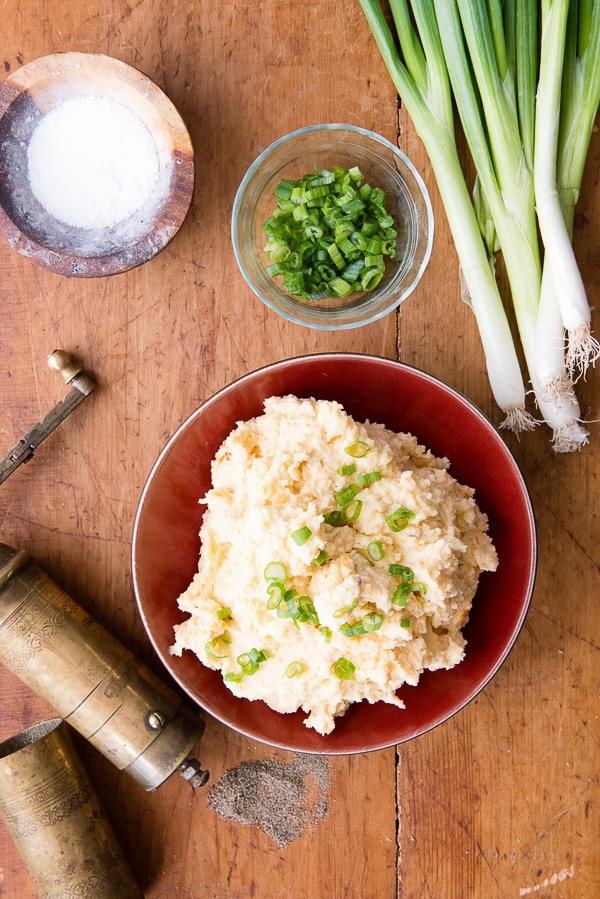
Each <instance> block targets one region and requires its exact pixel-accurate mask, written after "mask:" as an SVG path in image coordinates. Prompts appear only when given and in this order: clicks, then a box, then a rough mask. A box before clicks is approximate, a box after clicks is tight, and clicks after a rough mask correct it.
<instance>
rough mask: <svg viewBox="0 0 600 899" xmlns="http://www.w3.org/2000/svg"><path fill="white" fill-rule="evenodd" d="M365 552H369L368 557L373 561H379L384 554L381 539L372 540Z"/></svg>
mask: <svg viewBox="0 0 600 899" xmlns="http://www.w3.org/2000/svg"><path fill="white" fill-rule="evenodd" d="M367 553H368V554H369V558H370V559H373V561H374V562H379V561H381V559H383V557H384V556H385V549H384V548H383V544H382V542H381V540H372V541H371V542H370V543H369V545H368V546H367Z"/></svg>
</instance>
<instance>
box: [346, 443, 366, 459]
mask: <svg viewBox="0 0 600 899" xmlns="http://www.w3.org/2000/svg"><path fill="white" fill-rule="evenodd" d="M370 449H371V447H370V446H369V444H368V443H365V442H364V440H357V441H356V442H355V443H351V444H350V446H347V447H346V448H345V449H344V452H345V453H348V455H349V456H352V457H353V458H354V459H363V458H364V457H365V456H366V455H367V453H368V452H369V451H370Z"/></svg>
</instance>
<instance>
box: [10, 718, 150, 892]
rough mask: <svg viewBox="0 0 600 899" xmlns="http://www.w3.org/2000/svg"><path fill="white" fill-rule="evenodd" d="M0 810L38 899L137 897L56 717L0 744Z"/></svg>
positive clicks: (114, 840)
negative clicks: (60, 897) (59, 897)
mask: <svg viewBox="0 0 600 899" xmlns="http://www.w3.org/2000/svg"><path fill="white" fill-rule="evenodd" d="M0 817H2V819H3V820H4V822H5V824H6V826H7V828H8V830H9V832H10V834H11V836H12V838H13V840H14V842H15V845H16V847H17V849H18V850H19V853H20V855H21V858H22V859H23V862H24V864H25V867H26V868H27V871H28V872H29V875H30V876H31V878H32V880H33V882H34V884H35V887H36V890H37V894H38V896H39V897H40V899H50V897H56V896H94V899H117V897H119V899H143V895H144V894H143V893H142V890H141V889H140V887H139V886H138V884H137V883H136V880H135V878H134V875H133V872H132V871H131V868H130V867H129V864H128V863H127V861H126V859H125V856H124V854H123V850H122V849H121V846H120V845H119V843H118V841H117V838H116V836H115V833H114V831H113V829H112V827H111V825H110V822H109V821H108V819H107V817H106V814H105V812H104V810H103V808H102V806H101V805H100V801H99V799H98V797H97V795H96V793H95V791H94V788H93V786H92V784H91V782H90V779H89V777H88V775H87V772H86V770H85V768H84V766H83V764H82V762H81V760H80V758H79V756H78V755H77V753H76V751H75V747H74V746H73V742H72V740H71V735H70V733H69V729H68V727H67V726H66V724H65V723H64V722H63V721H61V720H60V719H59V718H56V719H53V720H50V721H43V722H41V723H40V724H36V725H34V726H33V727H30V728H28V729H27V730H25V731H23V732H22V733H20V734H17V735H16V736H14V737H11V738H10V739H9V740H5V741H4V743H0Z"/></svg>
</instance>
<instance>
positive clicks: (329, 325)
mask: <svg viewBox="0 0 600 899" xmlns="http://www.w3.org/2000/svg"><path fill="white" fill-rule="evenodd" d="M336 131H337V132H350V133H354V134H360V135H362V136H363V137H368V138H370V139H371V140H373V141H375V142H376V143H378V144H381V145H382V146H383V147H385V148H386V149H387V150H389V151H390V152H391V153H392V154H393V155H394V156H395V157H397V158H398V159H400V160H401V161H402V163H403V165H405V166H406V168H407V169H408V170H409V171H410V173H411V175H412V177H413V178H414V179H415V182H416V184H417V186H418V188H419V191H420V194H421V197H422V199H423V202H424V205H425V210H426V218H427V241H426V244H425V248H424V253H423V259H422V260H421V263H420V265H419V268H418V269H417V271H416V273H415V275H414V277H413V280H412V282H411V284H410V285H409V286H408V287H407V288H405V289H404V290H403V291H401V292H400V293H399V294H397V295H396V296H395V297H392V298H391V299H390V301H389V302H388V303H387V304H386V305H385V306H384V307H383V308H381V309H377V310H374V311H373V312H372V313H371V314H370V315H369V316H367V317H365V318H361V319H360V320H353V321H344V310H340V311H339V313H338V315H339V318H340V321H325V320H321V321H319V319H318V317H317V315H316V314H315V315H314V316H313V317H312V318H311V320H310V321H306V320H304V319H303V318H302V317H301V316H300V315H295V314H294V313H293V311H292V310H289V311H288V310H285V311H284V310H283V309H281V308H280V307H279V306H278V305H277V304H276V303H275V302H273V300H272V299H271V298H270V297H269V295H268V294H266V293H265V292H264V291H262V290H261V289H260V287H258V285H257V284H255V282H254V280H253V279H252V276H251V274H250V272H249V271H248V270H247V268H246V266H245V265H244V263H243V261H242V254H241V249H240V247H241V241H240V237H239V233H238V221H239V211H240V206H241V203H242V200H243V198H244V194H245V192H246V189H247V187H248V184H249V182H250V180H251V179H252V177H253V176H254V175H255V173H256V172H257V170H258V169H259V168H260V166H261V165H262V164H263V162H264V161H265V160H266V159H268V157H269V156H270V155H271V154H272V153H273V152H274V151H275V150H276V149H277V148H278V147H280V146H283V145H285V144H287V143H289V142H290V141H292V140H293V139H295V138H298V137H301V136H303V135H305V134H316V133H319V132H336ZM434 230H435V221H434V215H433V205H432V202H431V197H430V195H429V190H428V188H427V185H426V184H425V181H424V180H423V177H422V175H421V173H420V172H419V170H418V169H417V167H416V166H415V164H414V163H413V162H412V160H411V159H410V158H409V157H408V156H407V155H406V153H404V151H403V150H401V149H400V148H399V147H398V146H396V144H393V143H392V142H391V141H390V140H388V139H387V138H386V137H384V136H383V135H382V134H378V133H377V132H376V131H371V130H370V129H368V128H363V127H361V126H360V125H346V124H343V123H341V122H329V123H325V124H317V125H307V126H306V127H304V128H297V129H296V130H295V131H290V132H289V133H288V134H284V135H282V136H281V137H278V138H277V139H276V140H274V141H273V142H272V143H270V144H269V145H268V146H267V147H266V148H265V149H264V150H262V151H261V152H260V153H259V155H258V156H257V157H256V158H255V159H254V161H253V162H252V163H251V164H250V166H249V167H248V169H247V170H246V172H245V174H244V176H243V178H242V180H241V182H240V184H239V186H238V189H237V191H236V193H235V198H234V201H233V206H232V211H231V243H232V246H233V253H234V256H235V259H236V262H237V265H238V268H239V270H240V272H241V274H242V277H243V278H244V280H245V281H246V284H247V285H248V287H250V289H251V290H252V292H253V293H254V294H255V295H256V296H257V297H258V298H259V299H260V300H261V301H262V302H263V303H264V304H265V305H266V306H267V307H268V308H269V309H271V310H272V311H273V312H276V313H277V314H278V315H281V316H282V317H283V318H285V319H287V320H288V321H291V322H294V324H297V325H303V326H304V327H309V328H314V329H315V330H321V331H334V330H335V331H342V330H348V329H350V328H359V327H362V326H363V325H369V324H372V323H373V322H375V321H378V320H379V319H380V318H383V317H384V316H386V315H389V313H390V312H393V311H394V309H397V308H398V306H399V305H400V303H402V302H403V301H404V300H406V299H407V298H408V297H409V296H410V295H411V293H412V292H413V291H414V290H415V288H416V287H417V286H418V284H419V282H420V281H421V279H422V277H423V274H424V273H425V270H426V268H427V265H428V264H429V260H430V258H431V252H432V249H433V238H434ZM348 311H349V312H350V310H348ZM326 312H327V310H323V313H324V314H326Z"/></svg>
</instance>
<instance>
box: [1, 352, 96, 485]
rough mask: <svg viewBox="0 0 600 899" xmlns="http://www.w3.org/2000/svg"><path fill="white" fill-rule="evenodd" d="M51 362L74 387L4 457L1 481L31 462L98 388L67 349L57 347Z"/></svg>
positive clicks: (54, 368) (48, 359)
mask: <svg viewBox="0 0 600 899" xmlns="http://www.w3.org/2000/svg"><path fill="white" fill-rule="evenodd" d="M47 362H48V367H49V368H51V369H52V370H53V371H57V372H60V374H61V375H62V376H63V378H64V380H65V381H66V383H67V384H70V385H71V390H70V391H69V393H67V395H66V396H65V397H63V399H62V400H60V402H58V403H57V404H56V406H55V407H54V408H53V409H51V410H50V412H48V414H47V415H45V416H44V418H42V420H41V421H39V422H38V423H37V424H36V425H35V427H33V428H32V429H31V431H30V432H29V433H28V434H26V435H25V437H22V438H21V440H19V442H18V443H17V444H16V445H15V446H13V448H12V449H11V450H10V452H9V453H7V454H6V456H5V457H4V459H2V461H1V462H0V484H2V483H3V482H4V481H5V480H6V479H7V478H8V477H10V475H11V474H12V473H13V471H15V470H16V469H17V468H18V467H19V465H22V464H23V463H24V462H29V460H30V459H31V458H32V456H33V452H34V450H35V449H36V448H37V447H38V446H39V445H40V443H42V441H43V440H45V439H46V437H48V436H49V435H50V434H51V433H52V431H54V430H55V428H57V427H58V426H59V424H60V423H61V422H62V421H64V420H65V418H66V417H67V416H68V415H70V414H71V412H72V411H73V409H75V408H77V406H78V405H79V404H80V403H81V402H83V400H85V399H86V398H87V397H88V396H89V395H90V393H92V392H93V391H94V390H95V389H96V382H95V381H94V380H93V378H91V377H90V376H89V375H86V374H85V373H84V372H83V371H82V370H81V368H78V367H77V366H76V365H74V364H73V360H72V359H71V357H70V356H69V354H68V353H65V351H64V350H54V352H53V353H50V355H49V356H48V358H47Z"/></svg>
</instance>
